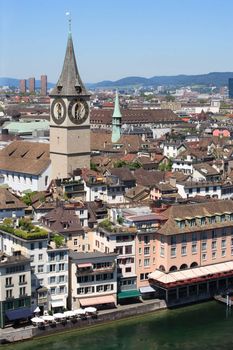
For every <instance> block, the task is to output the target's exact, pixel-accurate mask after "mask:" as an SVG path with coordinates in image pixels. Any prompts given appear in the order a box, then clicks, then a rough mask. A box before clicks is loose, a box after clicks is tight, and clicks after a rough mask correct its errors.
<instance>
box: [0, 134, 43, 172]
mask: <svg viewBox="0 0 233 350" xmlns="http://www.w3.org/2000/svg"><path fill="white" fill-rule="evenodd" d="M49 164H50V158H49V144H46V143H39V142H27V141H13V142H12V143H10V144H9V145H8V146H6V147H5V148H4V149H3V150H1V151H0V169H3V170H6V171H12V172H19V173H25V174H31V175H40V174H41V173H43V171H44V170H45V169H47V168H48V166H49Z"/></svg>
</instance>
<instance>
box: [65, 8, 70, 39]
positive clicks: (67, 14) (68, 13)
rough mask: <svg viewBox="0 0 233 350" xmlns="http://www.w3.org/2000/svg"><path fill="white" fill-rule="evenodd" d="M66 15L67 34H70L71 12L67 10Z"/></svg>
mask: <svg viewBox="0 0 233 350" xmlns="http://www.w3.org/2000/svg"><path fill="white" fill-rule="evenodd" d="M66 16H67V17H68V25H69V34H71V14H70V12H68V11H67V12H66Z"/></svg>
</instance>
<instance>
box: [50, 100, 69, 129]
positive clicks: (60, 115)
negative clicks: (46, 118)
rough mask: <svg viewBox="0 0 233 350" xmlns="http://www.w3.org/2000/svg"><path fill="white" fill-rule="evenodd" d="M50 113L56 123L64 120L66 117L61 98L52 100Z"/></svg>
mask: <svg viewBox="0 0 233 350" xmlns="http://www.w3.org/2000/svg"><path fill="white" fill-rule="evenodd" d="M51 115H52V118H53V121H54V122H55V123H56V124H58V125H60V124H62V123H63V122H64V120H65V118H66V106H65V103H64V101H63V100H62V99H61V98H59V99H55V100H54V101H53V102H52V105H51Z"/></svg>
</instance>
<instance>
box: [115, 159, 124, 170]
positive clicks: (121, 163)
mask: <svg viewBox="0 0 233 350" xmlns="http://www.w3.org/2000/svg"><path fill="white" fill-rule="evenodd" d="M126 165H127V162H126V161H125V160H121V159H119V160H117V161H116V162H115V163H114V164H113V166H114V168H123V167H125V166H126Z"/></svg>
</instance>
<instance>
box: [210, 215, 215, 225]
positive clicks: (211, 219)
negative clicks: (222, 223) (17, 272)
mask: <svg viewBox="0 0 233 350" xmlns="http://www.w3.org/2000/svg"><path fill="white" fill-rule="evenodd" d="M209 222H210V224H214V223H215V222H216V216H215V215H213V216H211V217H210V218H209Z"/></svg>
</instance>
